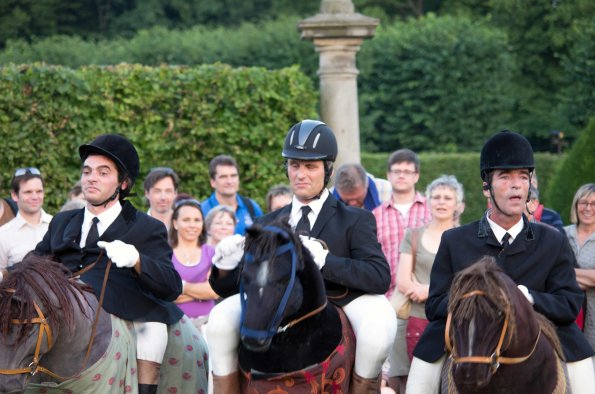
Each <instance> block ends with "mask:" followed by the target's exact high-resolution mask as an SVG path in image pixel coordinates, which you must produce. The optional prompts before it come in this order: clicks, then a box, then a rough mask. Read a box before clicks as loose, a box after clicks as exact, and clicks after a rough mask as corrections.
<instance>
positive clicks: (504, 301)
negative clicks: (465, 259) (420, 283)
mask: <svg viewBox="0 0 595 394" xmlns="http://www.w3.org/2000/svg"><path fill="white" fill-rule="evenodd" d="M505 278H508V277H507V276H506V274H505V273H504V271H502V269H501V268H500V267H499V266H498V265H497V264H496V260H495V259H494V258H493V257H491V256H484V257H482V258H481V259H479V261H477V263H475V264H473V265H471V266H470V267H468V268H466V269H464V270H462V271H460V272H459V273H458V274H457V275H456V276H455V278H454V281H453V283H452V286H451V289H450V296H449V301H448V312H449V313H451V315H452V319H453V320H454V321H470V320H471V319H473V318H474V317H476V316H483V317H485V318H486V319H487V320H489V321H497V320H498V319H500V318H502V316H504V314H505V312H506V310H507V308H511V301H510V283H513V282H512V280H510V279H509V280H508V281H507V280H506V279H505ZM513 284H514V283H513ZM475 290H480V291H483V292H484V293H485V294H484V295H483V296H473V297H465V295H466V294H468V293H470V292H472V291H475ZM508 324H509V326H508V332H509V335H508V338H509V341H510V338H513V337H514V336H515V335H516V319H515V315H514V313H510V320H509V323H508Z"/></svg>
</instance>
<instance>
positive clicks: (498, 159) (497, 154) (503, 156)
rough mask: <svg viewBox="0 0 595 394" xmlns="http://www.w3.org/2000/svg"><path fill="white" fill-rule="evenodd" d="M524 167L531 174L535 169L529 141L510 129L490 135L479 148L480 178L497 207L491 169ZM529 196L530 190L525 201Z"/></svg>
mask: <svg viewBox="0 0 595 394" xmlns="http://www.w3.org/2000/svg"><path fill="white" fill-rule="evenodd" d="M522 168H526V169H528V170H529V173H530V174H532V173H533V170H534V169H535V160H534V159H533V148H532V147H531V144H530V143H529V141H528V140H527V139H526V138H525V137H523V136H522V135H520V134H519V133H515V132H514V131H510V130H502V131H500V132H499V133H496V134H494V135H493V136H491V137H490V138H489V139H488V140H487V141H486V143H485V144H484V145H483V148H481V155H480V158H479V170H480V174H481V179H483V181H484V182H485V183H486V185H485V186H484V190H487V191H489V192H490V196H491V197H492V202H493V204H494V205H495V206H496V207H497V208H498V209H500V207H498V203H497V202H496V199H495V198H494V192H493V190H492V185H491V179H490V175H489V174H490V173H491V172H492V171H493V170H503V169H522ZM530 198H531V192H529V194H528V195H527V202H529V200H530Z"/></svg>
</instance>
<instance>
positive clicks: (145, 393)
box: [138, 383, 157, 394]
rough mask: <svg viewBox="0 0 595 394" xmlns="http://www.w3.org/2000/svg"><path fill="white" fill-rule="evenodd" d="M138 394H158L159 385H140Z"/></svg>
mask: <svg viewBox="0 0 595 394" xmlns="http://www.w3.org/2000/svg"><path fill="white" fill-rule="evenodd" d="M138 394H157V385H156V384H142V383H139V384H138Z"/></svg>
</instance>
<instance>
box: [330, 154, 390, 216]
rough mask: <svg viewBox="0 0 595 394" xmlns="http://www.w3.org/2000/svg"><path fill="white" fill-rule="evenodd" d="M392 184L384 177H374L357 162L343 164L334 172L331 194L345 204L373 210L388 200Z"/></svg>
mask: <svg viewBox="0 0 595 394" xmlns="http://www.w3.org/2000/svg"><path fill="white" fill-rule="evenodd" d="M391 195H392V186H391V184H390V182H389V181H387V180H386V179H380V178H374V177H373V176H372V175H371V174H368V173H367V172H366V170H365V168H364V167H363V166H361V165H360V164H357V163H347V164H343V165H342V166H341V167H339V169H338V170H337V172H336V174H335V187H334V189H333V196H335V198H337V199H339V200H341V201H343V202H344V203H345V205H349V206H351V207H356V208H363V209H367V210H368V211H371V210H373V209H374V208H376V207H377V206H379V205H380V203H382V202H385V201H388V200H390V198H391Z"/></svg>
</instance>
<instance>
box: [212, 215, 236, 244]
mask: <svg viewBox="0 0 595 394" xmlns="http://www.w3.org/2000/svg"><path fill="white" fill-rule="evenodd" d="M236 224H237V219H236V214H235V212H234V211H233V209H232V208H230V207H228V206H227V205H217V206H216V207H213V208H212V209H211V210H210V211H209V213H208V214H207V217H206V219H205V225H206V230H207V243H208V244H209V245H211V246H213V247H215V246H216V245H217V244H218V243H219V241H221V240H222V239H223V238H225V237H229V236H230V235H233V234H234V232H235V227H236Z"/></svg>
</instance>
